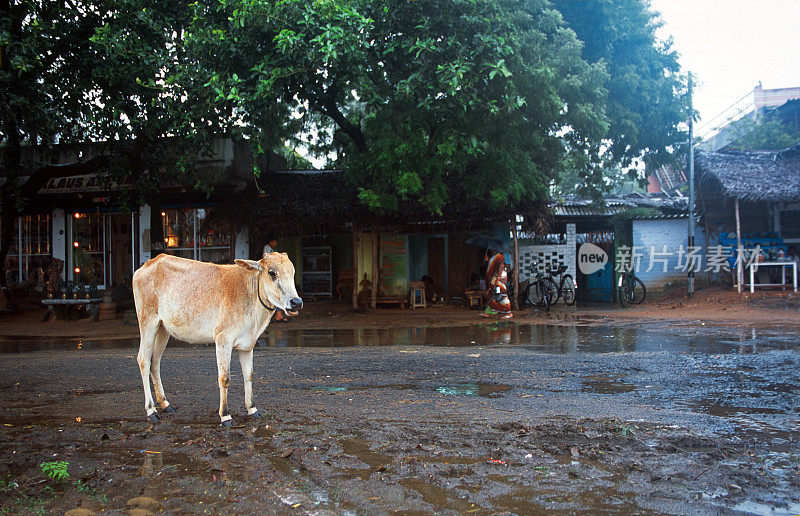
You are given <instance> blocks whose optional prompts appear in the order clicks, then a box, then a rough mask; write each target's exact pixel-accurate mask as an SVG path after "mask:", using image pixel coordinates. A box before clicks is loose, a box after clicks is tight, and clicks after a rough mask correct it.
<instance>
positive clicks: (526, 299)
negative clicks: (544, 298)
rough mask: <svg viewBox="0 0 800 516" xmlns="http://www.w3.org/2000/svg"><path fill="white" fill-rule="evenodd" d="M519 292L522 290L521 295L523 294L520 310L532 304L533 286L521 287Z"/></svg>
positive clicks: (520, 298)
mask: <svg viewBox="0 0 800 516" xmlns="http://www.w3.org/2000/svg"><path fill="white" fill-rule="evenodd" d="M519 290H520V294H521V295H520V296H519V307H520V308H525V307H526V306H528V305H530V304H532V303H531V298H530V295H531V284H530V283H527V284H525V285H524V286H523V285H520V287H519Z"/></svg>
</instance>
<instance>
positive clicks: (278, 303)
mask: <svg viewBox="0 0 800 516" xmlns="http://www.w3.org/2000/svg"><path fill="white" fill-rule="evenodd" d="M133 299H134V301H135V303H136V315H137V317H138V318H139V333H140V335H141V341H140V343H139V356H138V357H137V358H138V362H139V371H140V372H141V374H142V384H143V385H144V408H145V410H146V411H147V417H148V419H150V420H151V421H158V420H159V417H158V413H157V412H156V407H155V404H154V403H153V396H152V394H151V392H150V380H149V378H152V379H153V387H154V389H155V393H156V401H158V404H159V406H160V407H161V410H162V411H164V412H174V409H173V408H172V407H170V404H169V402H168V401H167V398H166V396H165V395H164V386H163V385H162V384H161V355H162V354H163V353H164V348H165V347H166V346H167V340H169V337H170V335H172V336H173V337H175V338H176V339H180V340H182V341H186V342H190V343H193V344H209V343H212V342H213V343H215V344H216V349H217V372H218V379H219V417H220V420H221V422H222V424H223V425H225V426H232V424H233V418H232V417H231V415H230V413H229V412H228V406H227V405H228V385H229V383H230V377H229V373H230V363H231V353H232V352H233V350H234V349H236V350H238V352H239V362H240V363H241V365H242V376H243V377H244V404H245V407H246V408H247V413H248V414H249V415H250V416H252V417H255V418H257V417H260V416H259V414H258V410H257V409H256V407H255V406H253V347H254V346H255V343H256V339H258V337H259V336H260V335H261V334H262V333H263V332H264V330H265V329H266V327H267V325H268V324H269V321H270V319H271V318H272V315H273V314H274V313H275V310H276V309H277V308H280V309H282V310H284V311H285V312H286V313H287V314H288V315H297V310H298V309H299V308H302V306H303V300H302V299H300V298H299V297H298V296H297V290H296V288H295V283H294V265H292V262H291V260H289V258H288V257H287V256H286V253H271V254H265V255H264V257H263V258H262V259H261V260H259V261H252V260H236V261H235V265H216V264H213V263H205V262H198V261H195V260H188V259H186V258H179V257H177V256H169V255H165V254H162V255H159V256H157V257H155V258H153V259H151V260H148V261H147V263H145V264H144V265H142V267H141V268H140V269H139V270H137V271H136V272H135V273H134V275H133Z"/></svg>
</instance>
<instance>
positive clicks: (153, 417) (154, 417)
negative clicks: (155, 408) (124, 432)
mask: <svg viewBox="0 0 800 516" xmlns="http://www.w3.org/2000/svg"><path fill="white" fill-rule="evenodd" d="M147 419H149V420H150V422H151V423H158V422H159V421H161V418H160V417H158V414H157V413H155V412H153V413H152V414H150V415H149V416H147Z"/></svg>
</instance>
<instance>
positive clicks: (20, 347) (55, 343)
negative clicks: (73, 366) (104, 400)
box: [0, 337, 174, 353]
mask: <svg viewBox="0 0 800 516" xmlns="http://www.w3.org/2000/svg"><path fill="white" fill-rule="evenodd" d="M170 345H174V343H173V342H170ZM119 348H131V349H138V348H139V339H138V338H130V337H125V338H111V339H64V338H52V337H0V353H26V352H29V351H46V350H70V349H71V350H75V351H79V350H84V349H119Z"/></svg>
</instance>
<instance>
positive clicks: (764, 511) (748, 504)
mask: <svg viewBox="0 0 800 516" xmlns="http://www.w3.org/2000/svg"><path fill="white" fill-rule="evenodd" d="M733 510H734V511H741V512H743V513H747V514H758V515H761V516H772V515H778V514H800V502H793V503H790V504H789V506H788V507H772V506H770V505H767V504H764V503H760V502H756V501H753V500H746V501H744V502H741V503H739V504H737V505H735V506H733Z"/></svg>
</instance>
